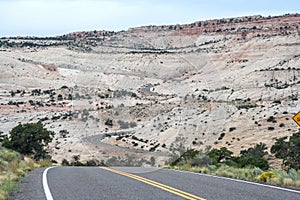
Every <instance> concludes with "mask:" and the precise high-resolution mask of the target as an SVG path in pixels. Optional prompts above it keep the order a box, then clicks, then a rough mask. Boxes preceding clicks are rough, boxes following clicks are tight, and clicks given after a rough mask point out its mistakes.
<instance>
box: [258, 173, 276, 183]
mask: <svg viewBox="0 0 300 200" xmlns="http://www.w3.org/2000/svg"><path fill="white" fill-rule="evenodd" d="M276 177H277V176H276V175H275V174H274V173H273V172H263V173H262V174H261V175H260V176H259V177H258V179H259V181H261V182H264V183H265V182H267V181H269V180H270V179H271V178H276Z"/></svg>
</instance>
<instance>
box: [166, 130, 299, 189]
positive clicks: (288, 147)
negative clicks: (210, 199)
mask: <svg viewBox="0 0 300 200" xmlns="http://www.w3.org/2000/svg"><path fill="white" fill-rule="evenodd" d="M299 146H300V131H299V132H297V133H294V134H293V135H292V136H291V137H289V138H288V137H282V138H278V139H276V142H275V144H274V145H273V146H272V148H271V152H272V153H273V154H275V156H276V158H280V159H283V166H284V167H285V168H283V169H277V170H273V171H267V170H268V169H269V164H268V161H267V159H266V157H267V154H268V153H267V151H266V150H267V146H266V144H264V143H259V144H256V145H255V146H254V147H250V148H248V149H246V150H242V151H241V152H240V155H239V156H233V153H232V152H231V151H229V150H228V149H227V148H226V147H222V148H220V149H212V150H209V151H206V152H203V151H199V150H194V149H187V150H185V151H184V152H183V153H181V154H180V155H178V154H173V156H172V158H171V159H170V160H169V161H167V162H166V164H167V165H168V166H169V167H171V168H174V169H180V170H188V171H194V172H200V173H207V174H213V175H217V176H224V177H230V178H237V179H243V180H249V181H256V182H263V183H270V184H277V185H286V186H295V187H300V157H299V155H300V149H299ZM297 170H298V171H297Z"/></svg>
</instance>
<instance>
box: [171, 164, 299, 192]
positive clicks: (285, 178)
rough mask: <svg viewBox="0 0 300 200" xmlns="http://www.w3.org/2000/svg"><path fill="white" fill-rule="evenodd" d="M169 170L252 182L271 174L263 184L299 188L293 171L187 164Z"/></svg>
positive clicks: (297, 176)
mask: <svg viewBox="0 0 300 200" xmlns="http://www.w3.org/2000/svg"><path fill="white" fill-rule="evenodd" d="M169 168H172V169H177V170H185V171H192V172H197V173H203V174H211V175H216V176H223V177H228V178H235V179H242V180H247V181H254V182H262V176H264V175H265V174H272V176H268V177H266V179H264V181H263V182H265V183H269V184H274V185H279V186H291V187H300V171H299V170H298V171H296V170H293V169H291V170H290V171H289V172H287V171H285V170H283V169H278V170H274V171H272V172H264V171H262V170H261V169H259V168H242V169H241V168H234V167H229V166H226V165H221V166H220V167H219V168H216V166H207V167H191V166H189V165H188V164H185V165H183V166H175V167H169Z"/></svg>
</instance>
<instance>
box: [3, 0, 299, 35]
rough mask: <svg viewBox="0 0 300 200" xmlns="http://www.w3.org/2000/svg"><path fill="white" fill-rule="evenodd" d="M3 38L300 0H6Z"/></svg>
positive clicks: (172, 20)
mask: <svg viewBox="0 0 300 200" xmlns="http://www.w3.org/2000/svg"><path fill="white" fill-rule="evenodd" d="M0 8H1V12H0V37H3V36H27V35H30V36H55V35H61V34H65V33H69V32H74V31H88V30H113V31H120V30H126V29H128V28H130V27H136V26H141V25H150V24H151V25H160V24H181V23H191V22H194V21H198V20H205V19H216V18H225V17H237V16H245V15H256V14H261V15H264V16H268V15H283V14H286V13H300V0H149V1H146V0H0Z"/></svg>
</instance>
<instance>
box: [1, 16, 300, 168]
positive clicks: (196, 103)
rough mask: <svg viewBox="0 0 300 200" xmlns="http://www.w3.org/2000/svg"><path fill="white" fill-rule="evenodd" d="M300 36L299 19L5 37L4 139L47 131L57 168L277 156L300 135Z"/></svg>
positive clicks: (238, 20) (234, 20)
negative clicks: (262, 150) (28, 125)
mask: <svg viewBox="0 0 300 200" xmlns="http://www.w3.org/2000/svg"><path fill="white" fill-rule="evenodd" d="M299 26H300V15H299V14H295V15H285V16H278V17H262V16H250V17H241V18H232V19H219V20H208V21H201V22H195V23H192V24H186V25H169V26H146V27H138V28H132V29H129V30H127V31H121V32H110V31H91V32H78V33H71V34H67V35H64V36H58V37H49V38H35V37H19V38H2V39H1V40H0V66H1V74H0V103H1V105H0V107H1V111H0V112H1V117H0V121H1V124H2V126H1V129H0V130H1V131H4V132H5V133H8V132H9V130H10V129H11V128H12V127H14V126H15V125H17V124H18V123H19V122H22V123H25V122H31V121H32V122H33V121H37V120H41V121H43V123H44V124H46V125H47V127H48V128H49V129H51V130H54V131H55V132H56V137H55V140H54V142H53V143H52V144H51V154H52V156H53V158H54V159H55V160H57V161H59V162H60V161H61V160H62V159H63V158H67V159H71V158H72V156H73V155H80V156H81V158H82V159H90V158H97V159H99V160H102V159H104V160H106V159H108V158H111V157H112V156H120V157H126V156H127V157H128V156H129V157H130V159H133V160H135V159H138V160H139V159H143V158H144V159H146V160H149V159H150V157H152V156H153V157H155V158H156V159H157V161H158V163H162V162H163V160H165V159H167V157H168V155H169V153H170V152H172V151H176V150H177V149H178V148H181V146H184V147H185V148H197V149H206V148H209V147H221V146H226V147H227V148H228V149H230V150H232V151H234V152H235V153H239V151H240V150H241V149H245V148H248V147H250V146H253V145H254V144H256V143H258V142H264V143H266V144H267V145H268V146H269V147H270V146H271V145H272V144H273V143H274V138H276V137H280V136H284V135H291V134H292V133H294V132H295V131H297V130H298V128H299V127H297V125H296V124H295V123H294V122H293V121H292V116H293V115H294V114H296V113H297V112H298V111H300V104H299V91H300V89H299V88H300V87H299V84H300V75H299V72H300V51H299V50H300V37H299V35H300V29H299Z"/></svg>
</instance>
